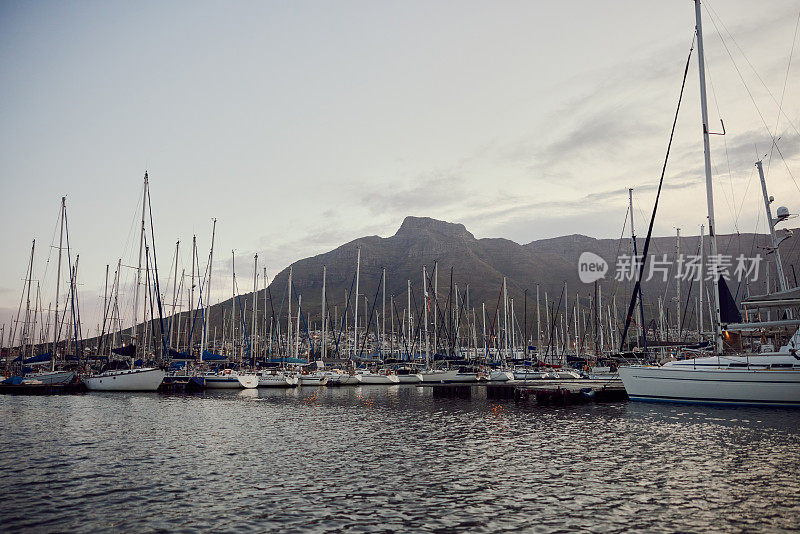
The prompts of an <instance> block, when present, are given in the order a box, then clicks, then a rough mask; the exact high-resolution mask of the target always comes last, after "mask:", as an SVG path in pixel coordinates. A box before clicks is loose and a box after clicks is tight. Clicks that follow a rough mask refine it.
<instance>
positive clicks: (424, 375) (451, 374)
mask: <svg viewBox="0 0 800 534" xmlns="http://www.w3.org/2000/svg"><path fill="white" fill-rule="evenodd" d="M457 374H458V372H457V371H439V370H437V371H422V372H421V373H419V376H420V378H421V381H422V382H423V383H429V384H438V383H441V382H445V381H447V380H452V379H454V378H455V377H456V375H457Z"/></svg>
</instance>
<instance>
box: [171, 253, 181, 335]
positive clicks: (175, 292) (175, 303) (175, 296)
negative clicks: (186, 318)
mask: <svg viewBox="0 0 800 534" xmlns="http://www.w3.org/2000/svg"><path fill="white" fill-rule="evenodd" d="M180 247H181V242H180V240H178V242H177V243H175V272H174V273H173V276H174V278H173V280H172V317H170V319H169V346H170V347H172V348H173V350H174V349H175V348H176V347H175V308H176V307H177V306H178V300H177V299H178V251H179V250H180Z"/></svg>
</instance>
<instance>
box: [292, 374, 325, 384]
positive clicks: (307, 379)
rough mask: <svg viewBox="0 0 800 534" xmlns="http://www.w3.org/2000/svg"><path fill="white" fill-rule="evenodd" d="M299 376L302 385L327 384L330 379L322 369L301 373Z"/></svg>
mask: <svg viewBox="0 0 800 534" xmlns="http://www.w3.org/2000/svg"><path fill="white" fill-rule="evenodd" d="M298 378H299V379H300V385H301V386H325V385H327V384H328V380H329V378H328V375H327V374H325V373H324V372H322V371H316V372H313V373H308V374H301V375H300V376H299V377H298Z"/></svg>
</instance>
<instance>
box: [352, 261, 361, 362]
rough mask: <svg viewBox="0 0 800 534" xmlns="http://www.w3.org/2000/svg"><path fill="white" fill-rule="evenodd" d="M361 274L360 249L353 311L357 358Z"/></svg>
mask: <svg viewBox="0 0 800 534" xmlns="http://www.w3.org/2000/svg"><path fill="white" fill-rule="evenodd" d="M360 274H361V247H358V256H357V258H356V294H355V305H354V306H355V307H354V309H353V355H354V356H355V354H356V351H357V350H358V282H359V277H360Z"/></svg>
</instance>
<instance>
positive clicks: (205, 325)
mask: <svg viewBox="0 0 800 534" xmlns="http://www.w3.org/2000/svg"><path fill="white" fill-rule="evenodd" d="M216 235H217V220H216V219H212V223H211V251H210V252H209V253H208V279H207V280H206V308H205V311H204V313H203V335H202V337H201V338H200V363H203V353H204V352H205V351H206V344H207V343H208V323H209V321H210V320H211V317H209V315H208V314H209V310H210V309H211V273H213V272H214V238H215V237H216Z"/></svg>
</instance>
